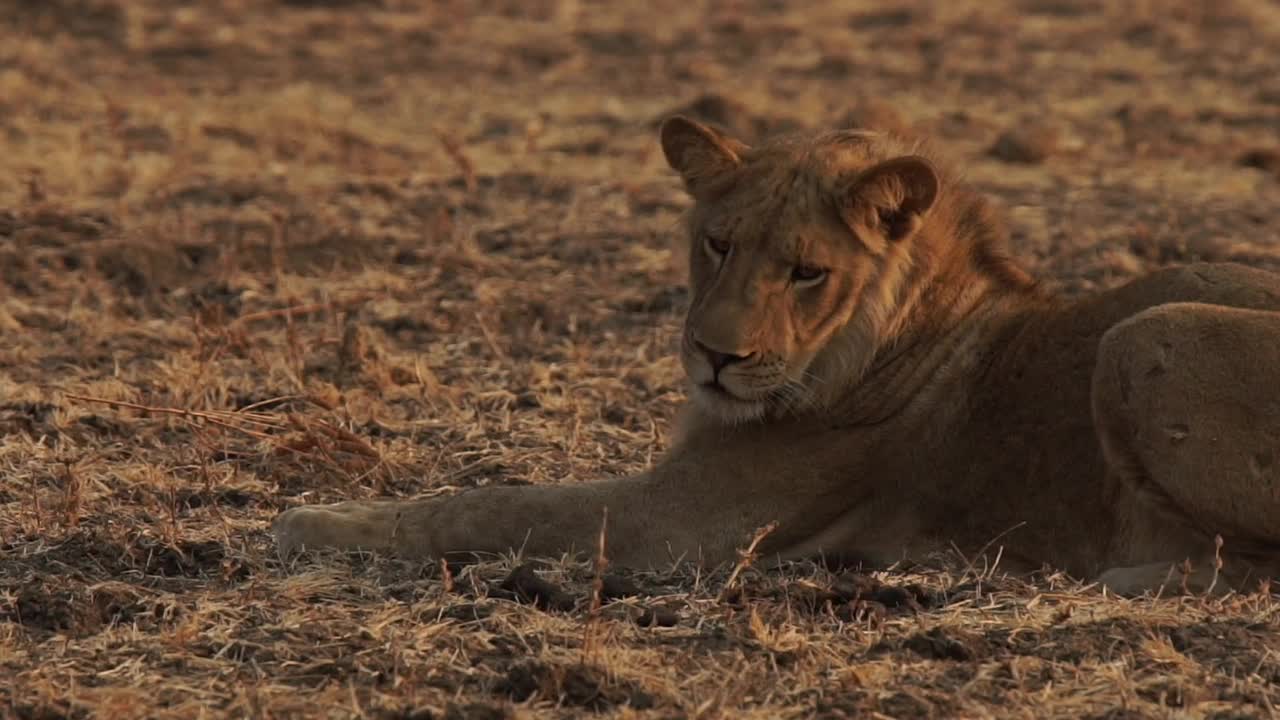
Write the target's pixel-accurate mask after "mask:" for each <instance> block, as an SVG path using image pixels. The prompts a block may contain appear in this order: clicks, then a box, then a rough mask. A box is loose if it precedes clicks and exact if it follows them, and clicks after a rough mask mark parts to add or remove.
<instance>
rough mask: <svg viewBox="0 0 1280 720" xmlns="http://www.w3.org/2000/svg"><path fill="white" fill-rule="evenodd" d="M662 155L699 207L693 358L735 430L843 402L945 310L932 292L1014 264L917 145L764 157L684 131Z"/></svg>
mask: <svg viewBox="0 0 1280 720" xmlns="http://www.w3.org/2000/svg"><path fill="white" fill-rule="evenodd" d="M661 140H662V149H663V152H664V154H665V155H666V158H667V162H668V163H669V164H670V166H671V167H672V168H673V169H674V170H676V171H677V172H678V173H680V175H681V176H682V177H683V179H684V181H685V186H686V188H687V189H688V191H689V193H690V194H691V195H692V197H693V198H694V201H695V203H694V207H693V210H692V211H691V213H690V215H689V219H688V223H689V233H690V238H691V246H690V254H689V263H690V272H689V282H690V287H691V291H692V298H691V302H690V307H689V312H688V316H687V318H686V321H685V329H684V334H683V342H682V352H681V359H682V362H683V364H684V368H685V371H686V373H687V374H688V377H689V380H690V382H691V386H692V390H691V392H692V394H693V399H694V401H695V402H697V403H699V404H700V405H701V406H702V407H703V408H704V409H705V410H707V411H709V412H710V413H711V414H712V415H714V416H717V417H720V418H721V419H723V420H726V421H730V422H740V421H747V420H753V419H757V418H761V417H765V416H769V415H772V414H777V413H785V412H789V411H795V410H803V409H806V408H811V407H815V406H822V405H824V404H827V403H829V402H831V401H833V400H835V399H836V398H838V397H839V396H840V395H841V394H842V391H844V390H846V389H848V388H849V387H850V386H851V385H853V384H856V383H857V382H858V380H859V379H861V378H862V377H863V375H864V373H865V372H866V371H867V369H868V368H869V367H870V366H871V364H872V362H873V360H874V359H875V357H876V354H877V352H879V351H880V350H881V349H882V348H884V347H885V346H886V345H887V344H889V343H891V342H893V341H894V339H895V338H897V337H898V335H899V334H900V333H901V332H902V330H903V329H904V327H905V326H906V325H907V324H908V323H909V321H910V320H911V317H912V316H913V314H914V312H913V311H914V310H915V309H916V308H918V307H919V306H920V305H921V303H922V302H927V301H929V300H931V299H932V300H934V301H938V300H939V297H934V298H929V297H927V292H926V290H927V286H928V284H929V281H930V280H933V279H936V278H937V277H938V275H939V272H940V270H941V268H943V267H946V266H953V265H954V266H960V265H963V266H964V267H965V269H966V270H972V269H973V268H977V267H980V266H981V265H982V263H983V257H984V253H988V254H989V255H990V256H991V257H992V258H997V259H998V257H997V256H998V251H996V250H994V248H995V247H996V246H997V245H998V240H999V237H998V236H999V234H1000V233H999V231H998V226H995V225H994V224H993V222H992V221H991V219H990V217H989V216H988V214H987V213H986V211H985V208H984V206H982V204H981V200H980V199H978V198H977V197H976V196H974V195H973V194H972V193H968V192H965V191H962V190H954V189H953V188H952V187H950V185H951V184H950V183H947V182H945V181H944V177H943V176H942V175H941V174H940V173H939V171H938V169H937V167H936V166H935V164H934V162H933V161H931V160H930V159H928V158H926V157H925V156H924V155H922V154H920V153H919V151H918V149H917V148H916V147H914V146H912V145H911V144H909V143H907V142H906V141H903V140H900V139H896V138H892V137H886V136H882V135H879V134H877V133H872V132H864V131H854V130H850V131H838V132H829V133H820V134H811V135H801V136H793V137H785V138H779V139H775V140H772V141H770V142H767V143H765V144H762V145H760V146H758V147H754V148H752V147H747V146H746V145H745V144H743V143H742V142H739V141H737V140H734V139H732V138H729V137H727V136H725V135H723V134H721V133H719V132H717V131H715V130H713V129H711V128H709V127H706V126H704V125H701V124H699V123H697V122H694V121H692V120H689V119H687V118H683V117H673V118H670V119H668V120H667V121H666V122H665V123H663V125H662V129H661ZM966 234H967V235H969V236H971V237H970V238H967V241H966V242H965V243H964V245H965V246H966V248H965V249H963V250H962V251H957V248H956V247H955V246H957V245H958V244H959V243H958V242H957V236H958V235H966ZM975 240H976V241H977V242H974V241H975ZM988 260H990V258H988ZM989 264H991V265H993V266H994V265H998V264H999V263H998V262H994V263H989ZM1002 272H1006V273H1013V274H1014V275H1016V271H1015V270H1012V269H1006V270H1003V271H1002ZM1009 279H1010V280H1011V281H1012V282H1015V283H1016V282H1022V281H1024V280H1025V278H1018V277H1012V276H1011V277H1010V278H1009Z"/></svg>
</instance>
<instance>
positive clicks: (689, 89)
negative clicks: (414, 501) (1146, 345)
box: [0, 0, 1280, 718]
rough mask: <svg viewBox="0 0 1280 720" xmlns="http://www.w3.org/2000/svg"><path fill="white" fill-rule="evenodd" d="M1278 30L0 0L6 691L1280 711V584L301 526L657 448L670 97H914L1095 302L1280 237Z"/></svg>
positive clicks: (1034, 8)
mask: <svg viewBox="0 0 1280 720" xmlns="http://www.w3.org/2000/svg"><path fill="white" fill-rule="evenodd" d="M1278 47H1280V9H1277V6H1276V5H1275V4H1274V3H1272V2H1269V1H1268V0H1218V1H1217V2H1213V3H1201V2H1154V1H1152V2H1146V1H1143V2H1130V3H1105V2H1101V1H1099V0H1078V1H1062V0H1043V1H1035V2H1033V1H1030V0H1019V1H1017V2H1013V1H1012V0H1008V1H1003V2H957V3H938V4H936V5H934V4H929V3H907V2H892V3H881V2H870V1H866V2H857V1H850V2H840V3H837V2H781V1H780V0H745V1H741V2H723V3H712V2H705V1H702V0H692V1H689V0H685V1H683V2H671V1H668V0H662V1H661V2H657V3H635V4H634V5H626V4H623V3H602V4H595V3H580V2H576V1H575V0H484V1H483V2H471V1H468V0H456V1H453V2H424V3H421V7H415V4H414V3H410V2H407V1H400V0H383V1H382V2H377V1H373V0H371V1H368V2H358V1H356V0H346V1H342V0H328V1H322V0H310V1H307V0H280V1H278V2H276V1H271V2H267V1H263V2H255V1H251V0H225V2H213V1H211V0H206V1H203V2H202V1H195V2H186V3H182V4H181V5H180V7H179V6H178V4H176V3H166V2H161V1H160V0H150V1H148V2H142V1H133V0H130V1H129V2H125V0H117V1H116V2H110V1H108V0H93V1H88V2H77V1H75V0H11V1H10V2H7V3H3V4H0V143H2V145H0V147H2V148H3V152H0V338H3V342H0V672H2V673H3V675H4V678H5V679H4V681H0V716H5V717H17V718H55V717H88V716H95V717H106V718H117V717H143V716H146V717H179V718H192V717H203V716H234V717H241V716H254V717H268V716H270V717H281V716H286V717H287V716H297V715H308V716H310V715H316V716H326V717H373V718H383V717H386V718H391V717H404V718H429V717H434V718H440V717H445V718H500V717H559V716H565V715H579V716H589V715H592V714H597V713H598V714H606V715H617V716H623V717H706V718H710V717H735V718H736V717H769V718H772V717H810V716H818V717H925V716H937V717H941V716H965V717H984V716H1014V717H1064V718H1067V717H1069V718H1076V717H1086V716H1092V717H1114V718H1122V717H1123V718H1128V717H1168V716H1177V717H1182V716H1186V717H1220V718H1228V717H1231V718H1234V717H1265V716H1269V715H1273V714H1274V713H1276V712H1277V710H1276V708H1277V707H1280V605H1277V603H1276V601H1275V600H1274V599H1273V598H1271V597H1269V596H1266V595H1265V594H1253V595H1247V596H1233V597H1229V598H1226V599H1221V600H1217V599H1215V600H1209V599H1203V598H1182V599H1155V600H1153V599H1144V600H1135V601H1123V600H1116V599H1114V598H1106V597H1103V596H1102V595H1101V594H1099V593H1098V592H1097V591H1096V590H1093V589H1090V588H1088V587H1083V586H1081V585H1079V584H1078V583H1076V582H1074V581H1072V580H1069V579H1067V578H1064V577H1061V576H1057V575H1053V574H1046V575H1045V576H1044V577H1042V578H1039V579H1038V580H1037V581H1036V582H1035V583H1023V582H1021V581H1013V580H1009V579H1006V578H1002V577H1001V576H1000V575H999V573H998V572H994V573H993V572H991V570H990V569H989V568H975V567H970V566H967V565H966V563H965V562H964V561H963V559H962V558H955V557H951V558H939V559H938V561H937V563H936V564H935V565H934V566H920V567H914V568H904V569H902V570H901V571H900V572H894V573H886V574H877V575H875V576H866V575H840V574H833V573H830V572H828V571H826V570H823V569H821V568H818V567H809V566H804V567H794V568H790V569H787V570H785V571H784V572H776V573H760V572H757V571H756V570H754V569H752V568H750V567H746V568H739V570H740V572H738V573H737V576H736V577H735V578H734V579H733V580H732V582H729V581H728V580H729V573H730V571H731V570H732V569H729V568H726V569H722V570H720V571H717V572H709V573H705V574H699V573H698V572H696V571H695V570H694V569H692V568H688V567H674V568H672V569H671V570H670V571H669V572H665V573H655V574H647V575H637V576H631V577H623V576H611V577H610V578H609V579H608V582H602V583H600V584H596V583H593V581H592V579H591V578H592V565H591V563H590V562H581V563H578V562H571V561H568V560H557V561H555V562H547V563H545V564H541V565H536V566H535V567H537V568H538V571H537V573H536V574H531V573H530V572H529V569H528V568H522V569H521V570H520V572H517V573H515V574H514V575H513V576H511V577H510V578H509V577H508V573H509V572H510V571H511V570H512V568H513V567H515V565H516V561H514V560H513V559H512V558H500V559H496V560H494V561H493V562H485V563H481V564H476V565H471V566H467V567H453V568H448V569H442V568H438V567H433V566H427V567H424V566H421V565H412V564H407V563H403V562H400V561H396V560H394V559H389V558H372V557H362V556H336V557H335V556H329V557H323V558H315V557H308V558H303V559H302V560H299V561H297V562H295V563H292V564H290V565H288V566H285V565H282V564H281V563H280V562H279V561H278V560H277V559H276V558H275V557H274V555H273V554H272V552H271V551H270V538H269V536H268V533H267V527H268V523H269V520H270V518H271V517H272V516H273V515H274V514H275V513H277V512H278V511H280V510H282V509H284V508H286V507H289V506H292V505H294V504H297V503H302V502H317V501H331V500H337V499H340V498H349V497H369V496H373V495H378V494H392V495H410V494H415V493H421V492H424V491H435V490H436V489H439V488H447V487H450V486H453V487H463V486H473V485H479V484H484V483H493V482H535V483H542V482H569V481H573V480H575V479H583V478H588V477H592V476H598V475H603V474H615V473H627V472H632V471H635V470H637V469H639V468H642V467H644V466H645V465H646V464H647V463H648V462H649V461H650V459H651V458H652V456H653V455H654V454H655V453H658V452H661V451H662V449H663V445H664V432H665V429H666V427H667V425H668V423H669V421H670V419H671V416H672V412H673V409H674V408H675V406H676V404H677V403H678V402H679V401H680V399H681V397H682V391H681V386H680V373H679V368H678V366H677V364H676V362H675V361H674V360H673V358H672V353H671V351H672V349H673V347H674V345H673V337H674V334H675V332H676V330H677V328H678V323H679V317H680V312H681V308H682V305H683V303H684V302H685V292H684V290H683V289H682V287H681V272H682V270H681V268H680V259H679V258H680V251H679V250H678V247H677V242H678V240H677V239H676V238H675V234H674V233H673V230H674V228H675V226H676V223H677V220H678V217H679V214H680V212H681V211H682V209H683V208H684V207H685V203H686V201H685V199H684V198H683V196H682V195H681V193H680V191H679V188H678V186H677V183H676V181H675V179H674V178H673V177H672V176H671V175H670V174H669V173H668V172H666V171H665V169H664V167H663V165H662V162H661V158H660V156H659V153H658V152H657V149H656V143H655V141H654V138H653V127H654V122H655V120H656V119H658V118H659V117H661V116H662V115H663V114H665V113H668V112H670V111H673V110H677V109H684V110H685V111H688V112H692V113H694V114H696V115H699V116H701V117H703V118H704V119H709V120H711V121H714V122H719V123H721V124H723V125H727V126H729V127H731V128H733V129H735V130H737V131H738V132H740V133H742V134H744V135H747V136H759V135H760V134H762V133H768V132H774V131H778V130H783V129H786V128H788V127H798V126H813V125H832V124H836V123H849V122H852V123H860V124H868V123H869V124H873V125H885V124H890V125H892V124H913V125H916V126H918V127H920V128H922V129H924V130H925V131H927V132H929V133H932V134H934V135H936V136H939V137H940V138H941V140H942V144H943V145H944V147H946V148H948V149H949V150H950V151H951V153H952V154H953V155H955V156H957V157H958V158H961V159H963V160H964V161H965V162H966V163H967V164H969V165H970V166H971V167H972V170H971V173H970V176H971V179H972V180H973V181H974V182H975V183H976V184H978V185H979V186H981V187H982V188H983V189H985V190H987V191H989V192H990V193H991V194H992V195H993V196H995V197H996V198H997V199H998V200H999V201H1000V202H1001V203H1002V204H1003V205H1004V206H1005V208H1006V210H1007V212H1008V216H1009V218H1010V220H1011V223H1012V225H1013V228H1014V237H1015V243H1016V248H1017V251H1018V253H1019V254H1020V255H1021V256H1022V257H1024V258H1025V259H1026V261H1027V262H1028V264H1029V265H1031V266H1032V267H1034V268H1035V269H1036V270H1037V271H1038V272H1039V273H1041V274H1043V275H1045V276H1047V277H1051V278H1053V280H1054V281H1055V282H1056V283H1057V284H1058V285H1059V286H1061V287H1062V288H1063V291H1064V292H1078V291H1081V290H1085V289H1088V288H1093V287H1101V286H1110V285H1113V284H1116V283H1118V282H1121V281H1123V280H1124V279H1126V278H1128V277H1131V276H1133V275H1135V274H1137V273H1139V272H1142V271H1144V270H1146V269H1149V268H1152V267H1155V266H1157V265H1161V264H1165V263H1171V262H1179V261H1183V260H1188V259H1191V258H1209V259H1235V260H1241V261H1245V262H1249V263H1252V264H1256V265H1261V266H1269V267H1280V236H1278V234H1277V227H1280V225H1278V222H1280V57H1278V56H1277V51H1276V48H1278ZM105 401H110V402H105ZM748 540H749V539H748V538H744V544H745V543H746V542H747V541H748ZM539 578H541V579H542V580H546V581H549V582H550V583H553V585H551V586H544V585H542V584H540V583H539V582H538V581H539ZM504 579H505V580H506V582H504ZM601 585H602V586H601ZM596 596H599V599H600V600H602V601H603V605H602V606H600V607H598V609H597V608H596V601H595V598H596ZM618 596H620V597H621V599H614V598H615V597H618Z"/></svg>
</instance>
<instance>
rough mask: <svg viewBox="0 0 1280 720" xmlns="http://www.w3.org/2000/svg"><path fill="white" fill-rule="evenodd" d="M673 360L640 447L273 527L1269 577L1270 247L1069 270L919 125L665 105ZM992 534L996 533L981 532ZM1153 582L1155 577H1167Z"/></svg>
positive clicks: (418, 548)
mask: <svg viewBox="0 0 1280 720" xmlns="http://www.w3.org/2000/svg"><path fill="white" fill-rule="evenodd" d="M660 139H661V146H662V150H663V153H664V155H665V157H666V160H667V162H668V164H669V165H670V167H671V168H672V169H673V170H675V171H676V172H677V173H678V174H679V175H680V177H681V178H682V179H683V183H684V186H685V188H686V189H687V191H688V193H689V195H690V196H691V198H692V209H691V210H690V212H689V214H688V218H687V231H688V237H689V239H690V243H689V254H688V267H689V285H690V290H691V298H690V303H689V308H688V312H687V315H686V318H685V322H684V329H683V335H682V342H681V348H680V357H681V360H682V364H683V368H684V370H685V372H686V375H687V377H688V381H689V402H688V403H686V406H685V407H684V409H683V410H682V417H681V419H680V421H679V423H678V426H679V427H678V432H677V437H676V438H675V440H674V441H673V443H672V446H671V448H670V450H669V451H668V452H667V453H666V455H665V457H663V458H662V459H661V460H660V461H658V462H657V463H656V464H655V465H654V466H653V467H652V468H651V469H649V470H648V471H647V472H645V473H643V474H641V475H638V476H635V477H626V478H612V479H603V480H599V481H595V482H585V483H571V484H566V485H523V486H488V487H481V488H476V489H472V490H470V491H465V492H462V493H459V494H456V495H452V496H447V497H432V498H420V499H412V500H372V501H347V502H342V503H338V504H335V505H327V506H305V505H304V506H301V507H295V508H292V509H289V510H287V511H285V512H284V513H282V514H280V515H279V516H278V517H277V519H276V520H275V522H274V526H273V530H274V534H275V537H276V541H277V545H278V548H279V550H280V551H281V552H283V553H286V554H287V553H291V552H293V551H295V550H298V549H301V548H320V547H336V548H348V549H355V548H363V549H369V550H379V551H390V552H394V553H399V554H404V555H408V556H417V557H445V556H450V555H452V554H455V553H504V552H508V551H512V550H523V551H524V552H525V553H528V554H531V555H539V556H546V555H560V554H562V553H565V552H575V551H579V552H586V551H590V549H591V548H592V547H593V546H594V544H595V542H596V541H597V536H598V534H599V533H600V530H601V527H602V525H601V523H602V517H603V515H604V514H605V512H606V509H607V516H608V545H609V556H610V560H611V561H612V562H613V563H614V564H617V565H623V566H630V567H636V568H646V567H657V566H669V564H670V563H671V562H673V560H680V559H685V560H690V561H694V562H698V563H702V564H704V565H715V564H719V563H722V562H726V561H731V560H733V559H735V558H736V557H737V554H736V553H737V551H738V550H739V549H740V548H741V547H742V546H743V545H744V543H745V541H746V539H748V538H750V537H752V535H753V533H754V532H755V531H757V530H758V529H759V528H762V527H765V526H767V525H770V524H773V525H774V528H775V529H774V530H773V531H772V532H771V533H769V534H767V535H765V536H764V537H763V539H761V540H760V544H759V546H758V548H757V550H758V552H759V554H760V556H762V557H763V558H766V559H768V560H769V561H770V562H771V563H778V562H785V561H789V560H800V559H814V558H817V557H821V558H824V559H825V560H827V561H828V562H830V561H832V560H836V561H839V562H859V563H864V564H870V565H873V566H879V567H891V566H892V565H893V564H894V563H896V562H899V561H902V560H910V559H912V558H925V557H928V556H931V555H932V554H935V553H940V552H949V551H952V550H954V549H958V550H960V551H961V552H962V553H965V554H966V556H967V557H970V558H972V559H976V558H978V557H979V556H983V555H985V554H986V553H987V552H991V553H993V555H995V554H998V560H999V563H1000V565H999V567H1001V568H1002V569H1003V570H1004V571H1006V572H1035V571H1039V570H1043V569H1045V568H1046V567H1050V568H1055V569H1058V570H1061V571H1065V572H1067V573H1069V574H1071V575H1073V576H1075V577H1077V578H1081V579H1085V580H1096V581H1098V582H1100V583H1101V584H1102V585H1105V586H1106V587H1108V588H1110V589H1111V590H1112V591H1114V592H1117V593H1122V594H1140V593H1143V592H1147V591H1156V590H1159V589H1160V588H1162V587H1164V586H1165V585H1166V584H1168V585H1169V587H1170V588H1171V589H1175V590H1176V589H1177V588H1178V587H1181V588H1195V589H1203V590H1211V589H1213V588H1215V587H1217V588H1228V587H1234V588H1240V587H1243V584H1244V583H1249V582H1257V581H1260V580H1262V579H1265V578H1269V577H1271V576H1276V577H1280V572H1278V571H1280V462H1277V461H1278V460H1280V276H1278V275H1274V274H1270V273H1268V272H1265V271H1262V270H1259V269H1253V268H1249V267H1245V266H1240V265H1234V264H1194V265H1188V266H1184V267H1175V268H1166V269H1163V270H1159V271H1157V272H1154V273H1152V274H1150V275H1147V276H1145V277H1142V278H1139V279H1136V280H1134V281H1132V282H1130V283H1129V284H1127V285H1124V286H1122V287H1119V288H1117V289H1113V290H1110V291H1106V292H1101V293H1098V294H1094V295H1092V296H1088V297H1084V298H1080V299H1064V298H1061V297H1057V296H1055V295H1054V294H1053V293H1051V292H1049V291H1048V290H1046V289H1045V288H1044V287H1043V286H1042V285H1040V284H1039V283H1038V282H1037V281H1036V280H1035V279H1033V278H1032V276H1031V275H1030V274H1029V273H1028V272H1027V271H1025V270H1024V269H1023V268H1022V267H1020V266H1019V265H1018V264H1017V262H1015V260H1014V259H1012V258H1011V256H1010V255H1009V253H1008V251H1007V250H1006V244H1007V233H1006V232H1005V231H1004V230H1003V229H1002V225H1001V223H1000V221H999V220H998V219H997V217H996V215H995V213H994V212H993V211H992V210H991V209H990V206H989V204H988V202H987V201H986V200H985V199H984V198H983V197H982V196H980V195H979V194H978V193H977V192H976V191H975V190H973V189H972V188H971V187H969V186H968V185H966V184H965V183H964V182H963V181H962V180H961V179H960V178H959V177H958V175H957V173H955V172H954V171H952V170H950V169H948V168H947V166H946V164H945V163H943V162H941V161H940V160H939V158H938V156H937V154H936V153H934V152H932V151H931V150H930V149H929V148H928V147H927V146H926V145H925V144H924V143H921V142H919V141H914V140H910V139H906V138H903V137H898V136H894V135H886V134H879V133H875V132H871V131H865V130H839V131H831V132H817V133H807V134H797V135H791V136H785V137H778V138H775V139H771V140H768V141H765V142H763V143H761V144H759V145H757V146H754V147H753V146H748V145H747V144H745V143H744V142H742V141H740V140H737V139H734V138H732V137H730V136H728V135H727V134H725V133H723V132H721V131H718V130H716V129H714V128H712V127H709V126H706V125H704V124H700V123H698V122H696V121H694V120H692V119H689V118H685V117H681V116H675V117H671V118H669V119H667V120H666V121H665V122H664V123H663V124H662V126H661V129H660ZM997 549H998V550H997ZM1171 581H1172V582H1171Z"/></svg>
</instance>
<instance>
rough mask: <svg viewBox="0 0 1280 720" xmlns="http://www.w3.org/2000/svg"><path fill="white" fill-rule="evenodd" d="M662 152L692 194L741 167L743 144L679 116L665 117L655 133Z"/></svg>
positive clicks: (744, 146) (744, 147) (745, 147)
mask: <svg viewBox="0 0 1280 720" xmlns="http://www.w3.org/2000/svg"><path fill="white" fill-rule="evenodd" d="M658 132H659V135H660V137H661V140H662V153H663V154H664V155H665V156H666V158H667V164H668V165H670V166H671V169H672V170H675V171H676V172H678V173H680V177H682V178H684V183H685V187H686V188H687V189H688V190H689V192H690V193H691V194H693V195H695V196H696V195H698V194H699V193H700V192H701V191H702V190H703V188H705V187H706V186H707V185H709V184H712V183H714V182H715V180H716V179H718V178H720V177H723V176H724V175H727V174H728V173H730V172H732V171H733V170H736V169H737V168H738V167H740V166H741V165H742V158H741V155H742V153H743V152H744V151H745V150H746V149H747V146H746V145H744V144H743V143H741V142H739V141H738V140H735V139H733V138H731V137H729V136H727V135H724V134H722V133H720V132H718V131H716V130H713V129H712V128H709V127H707V126H706V125H703V124H702V123H700V122H697V121H695V120H690V119H689V118H687V117H684V116H682V115H675V116H673V117H669V118H667V119H666V121H664V122H663V123H662V128H661V129H660V130H659V131H658Z"/></svg>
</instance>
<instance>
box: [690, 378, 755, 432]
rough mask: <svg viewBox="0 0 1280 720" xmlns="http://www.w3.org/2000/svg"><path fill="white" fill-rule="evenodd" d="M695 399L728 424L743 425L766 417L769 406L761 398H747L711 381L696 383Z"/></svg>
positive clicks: (709, 413) (708, 412) (705, 409)
mask: <svg viewBox="0 0 1280 720" xmlns="http://www.w3.org/2000/svg"><path fill="white" fill-rule="evenodd" d="M690 395H691V397H692V399H693V401H694V402H695V403H697V405H698V406H699V407H700V408H702V410H703V411H705V412H706V413H707V414H708V415H711V416H712V417H715V418H719V419H720V420H721V421H723V422H724V423H725V424H728V425H741V424H743V423H749V422H752V421H755V420H759V419H760V418H762V417H764V415H765V411H766V410H767V409H768V406H767V405H766V404H765V403H764V402H762V401H760V400H747V399H744V398H740V397H738V396H737V395H734V394H733V393H731V392H729V391H728V390H726V389H725V388H724V387H723V386H721V385H713V384H710V383H707V384H699V385H694V386H693V390H692V391H691V393H690Z"/></svg>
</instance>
